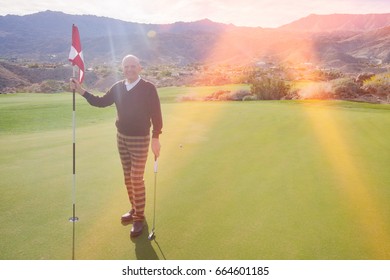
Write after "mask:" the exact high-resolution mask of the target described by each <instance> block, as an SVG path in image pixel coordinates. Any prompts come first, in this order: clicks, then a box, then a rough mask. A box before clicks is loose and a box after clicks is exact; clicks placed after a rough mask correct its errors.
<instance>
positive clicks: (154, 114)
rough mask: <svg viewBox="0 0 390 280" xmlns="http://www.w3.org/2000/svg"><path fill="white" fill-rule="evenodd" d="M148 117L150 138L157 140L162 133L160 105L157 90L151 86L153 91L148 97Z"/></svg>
mask: <svg viewBox="0 0 390 280" xmlns="http://www.w3.org/2000/svg"><path fill="white" fill-rule="evenodd" d="M150 98H151V99H150V101H151V104H150V109H151V111H150V116H151V120H152V125H153V128H152V138H157V139H158V138H159V135H160V134H161V133H162V126H163V121H162V113H161V104H160V99H159V97H158V94H157V89H156V87H154V86H153V89H152V91H151V96H150Z"/></svg>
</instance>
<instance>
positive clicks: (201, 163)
mask: <svg viewBox="0 0 390 280" xmlns="http://www.w3.org/2000/svg"><path fill="white" fill-rule="evenodd" d="M231 87H233V86H228V87H227V88H231ZM215 89H216V88H207V87H203V88H184V87H183V88H164V89H160V90H159V93H160V97H161V101H162V110H163V114H164V129H163V134H162V135H161V144H162V151H161V153H162V154H161V158H160V160H159V173H158V174H157V219H156V223H157V228H156V234H157V239H156V241H157V243H156V242H149V241H148V240H147V234H148V232H147V231H148V230H150V228H151V223H152V211H153V208H152V206H153V205H152V201H153V200H152V199H153V180H154V174H153V164H152V160H151V158H152V156H151V155H150V160H149V162H148V165H147V170H146V174H145V181H146V184H147V195H148V203H147V209H146V215H147V223H148V229H147V230H146V231H145V233H144V234H143V235H142V236H141V237H139V238H138V239H137V240H135V241H131V240H130V238H129V230H130V228H131V226H122V225H121V223H120V221H119V216H120V215H121V214H123V213H124V212H125V211H126V210H128V201H127V196H126V191H125V187H124V186H123V178H122V172H121V167H120V162H119V157H118V155H117V148H116V143H115V127H114V121H115V108H113V107H112V108H106V109H98V108H93V107H91V106H89V105H88V104H87V103H86V102H85V100H83V99H82V98H81V97H79V96H78V97H77V134H76V135H77V164H76V169H77V179H76V181H77V203H76V205H77V216H78V217H79V218H80V221H79V222H78V223H77V224H76V258H77V259H163V258H164V257H166V258H167V259H390V251H389V242H387V241H389V240H390V188H389V186H390V174H389V172H388V166H390V153H389V144H388V143H390V130H389V129H388V128H389V127H390V106H389V105H373V104H365V103H352V102H341V101H304V102H300V101H269V102H185V103H177V102H175V100H176V96H178V95H182V94H188V93H191V92H195V93H196V94H199V95H206V94H209V93H211V92H213V91H215ZM71 96H72V95H71V94H56V95H41V94H18V95H6V96H4V95H0V128H1V131H0V152H1V160H0V176H1V181H0V189H1V194H2V195H1V198H0V213H1V214H0V222H1V224H2V226H1V228H0V236H1V240H0V259H70V258H71V257H72V254H71V253H72V251H71V249H72V224H71V223H70V222H68V221H67V220H68V218H69V217H70V216H71V215H72V197H71V195H72V104H71V103H72V100H71V99H72V97H71Z"/></svg>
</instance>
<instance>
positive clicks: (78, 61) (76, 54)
mask: <svg viewBox="0 0 390 280" xmlns="http://www.w3.org/2000/svg"><path fill="white" fill-rule="evenodd" d="M69 61H71V62H72V65H73V79H75V78H76V68H75V67H76V66H77V67H78V68H79V77H78V80H79V82H80V84H81V83H82V82H83V79H84V58H83V51H82V49H81V42H80V34H79V30H78V28H77V26H76V25H74V24H73V25H72V46H71V48H70V53H69ZM72 203H73V216H72V217H70V218H69V221H70V222H72V223H73V246H72V259H73V260H74V259H75V257H74V255H75V254H74V251H75V232H76V229H75V223H76V222H77V221H78V220H79V218H77V217H76V90H75V89H74V90H73V188H72Z"/></svg>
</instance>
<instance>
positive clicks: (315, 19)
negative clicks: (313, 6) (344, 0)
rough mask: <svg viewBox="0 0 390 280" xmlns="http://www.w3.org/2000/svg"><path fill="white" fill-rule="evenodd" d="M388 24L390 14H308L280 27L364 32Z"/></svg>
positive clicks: (300, 29) (293, 29)
mask: <svg viewBox="0 0 390 280" xmlns="http://www.w3.org/2000/svg"><path fill="white" fill-rule="evenodd" d="M389 25H390V14H366V15H350V14H332V15H315V14H312V15H309V16H307V17H304V18H301V19H299V20H296V21H294V22H292V23H289V24H286V25H283V26H281V27H280V29H283V30H290V31H301V32H302V31H303V32H315V33H318V32H335V31H353V32H365V31H371V30H375V29H379V28H383V27H386V26H389Z"/></svg>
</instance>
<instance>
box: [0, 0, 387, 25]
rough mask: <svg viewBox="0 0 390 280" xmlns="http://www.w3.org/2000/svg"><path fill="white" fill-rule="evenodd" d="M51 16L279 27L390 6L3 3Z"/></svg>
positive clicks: (381, 0)
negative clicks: (54, 13) (310, 18)
mask: <svg viewBox="0 0 390 280" xmlns="http://www.w3.org/2000/svg"><path fill="white" fill-rule="evenodd" d="M46 10H52V11H61V12H64V13H67V14H74V15H96V16H104V17H110V18H115V19H120V20H124V21H130V22H138V23H157V24H162V23H174V22H177V21H185V22H191V21H197V20H201V19H204V18H208V19H210V20H212V21H215V22H220V23H227V24H230V23H232V24H234V25H236V26H253V27H279V26H281V25H284V24H288V23H291V22H292V21H295V20H298V19H300V18H302V17H306V16H308V15H310V14H320V15H323V14H336V13H337V14H370V13H390V0H296V1H291V0H109V1H101V0H97V1H96V0H40V1H34V0H0V15H2V16H4V15H7V14H13V15H26V14H32V13H36V12H40V11H46Z"/></svg>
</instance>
